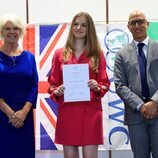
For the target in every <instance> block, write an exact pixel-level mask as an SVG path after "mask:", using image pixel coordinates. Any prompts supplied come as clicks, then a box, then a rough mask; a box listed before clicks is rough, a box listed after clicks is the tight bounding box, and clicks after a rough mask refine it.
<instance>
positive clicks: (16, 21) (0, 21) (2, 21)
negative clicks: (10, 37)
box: [0, 13, 25, 39]
mask: <svg viewBox="0 0 158 158" xmlns="http://www.w3.org/2000/svg"><path fill="white" fill-rule="evenodd" d="M8 21H10V22H12V23H13V25H15V26H16V27H18V28H19V29H20V37H22V36H23V35H24V33H25V26H24V24H23V22H22V20H21V18H20V17H19V16H18V15H15V14H12V13H8V14H4V15H2V16H1V18H0V38H2V39H3V34H2V31H3V29H4V26H5V25H6V23H7V22H8Z"/></svg>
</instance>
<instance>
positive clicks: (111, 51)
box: [104, 27, 129, 149]
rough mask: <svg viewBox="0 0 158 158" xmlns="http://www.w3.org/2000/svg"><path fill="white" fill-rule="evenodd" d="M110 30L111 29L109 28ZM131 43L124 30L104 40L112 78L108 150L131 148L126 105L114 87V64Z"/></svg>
mask: <svg viewBox="0 0 158 158" xmlns="http://www.w3.org/2000/svg"><path fill="white" fill-rule="evenodd" d="M109 28H110V27H109ZM128 43H129V35H128V33H127V32H125V31H124V29H123V28H122V29H111V30H110V31H108V32H107V33H106V35H105V38H104V44H105V46H106V49H107V51H106V54H105V57H106V62H107V70H108V75H109V78H110V82H111V86H110V89H109V93H108V95H109V98H110V99H108V110H109V113H108V118H109V124H110V125H109V129H108V132H106V133H107V140H108V145H106V146H108V149H116V148H120V149H121V148H124V146H125V145H127V148H129V136H128V130H127V127H126V126H124V125H123V119H124V105H123V102H122V100H121V99H120V98H119V97H118V96H117V94H116V92H115V86H114V78H113V71H114V62H115V56H116V54H117V52H118V51H119V50H120V49H122V48H123V47H124V46H125V45H127V44H128Z"/></svg>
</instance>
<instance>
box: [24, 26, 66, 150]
mask: <svg viewBox="0 0 158 158" xmlns="http://www.w3.org/2000/svg"><path fill="white" fill-rule="evenodd" d="M67 31H68V25H67V24H53V25H28V27H27V32H26V35H25V37H24V39H23V48H24V49H25V50H29V51H31V52H32V53H34V55H35V58H36V63H37V69H38V74H39V90H38V100H37V108H36V110H35V112H34V116H35V138H36V150H59V149H60V148H61V146H59V145H56V144H54V133H55V127H56V119H57V105H56V103H54V102H53V101H52V100H50V98H49V95H48V93H47V89H48V82H47V78H48V75H49V72H50V69H51V62H52V57H53V54H54V51H55V49H56V48H59V47H62V46H64V44H65V40H66V37H67V34H68V32H67Z"/></svg>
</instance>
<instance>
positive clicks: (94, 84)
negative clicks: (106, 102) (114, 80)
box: [88, 79, 100, 92]
mask: <svg viewBox="0 0 158 158" xmlns="http://www.w3.org/2000/svg"><path fill="white" fill-rule="evenodd" d="M88 86H89V87H90V89H92V90H93V91H95V92H99V91H100V87H99V85H98V82H97V81H96V80H94V79H91V80H89V82H88Z"/></svg>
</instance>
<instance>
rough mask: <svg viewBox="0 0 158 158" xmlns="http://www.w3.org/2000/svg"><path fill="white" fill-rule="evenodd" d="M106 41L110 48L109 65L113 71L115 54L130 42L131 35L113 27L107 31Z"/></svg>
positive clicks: (108, 52) (108, 54)
mask: <svg viewBox="0 0 158 158" xmlns="http://www.w3.org/2000/svg"><path fill="white" fill-rule="evenodd" d="M104 43H105V46H106V48H107V50H108V51H107V53H106V59H107V67H108V69H109V70H111V71H113V66H114V61H115V55H116V53H117V52H118V51H119V50H120V49H121V48H123V47H124V46H125V45H127V44H128V43H129V36H128V34H127V33H126V32H125V31H123V30H121V29H113V30H110V31H109V32H107V34H106V36H105V39H104Z"/></svg>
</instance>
